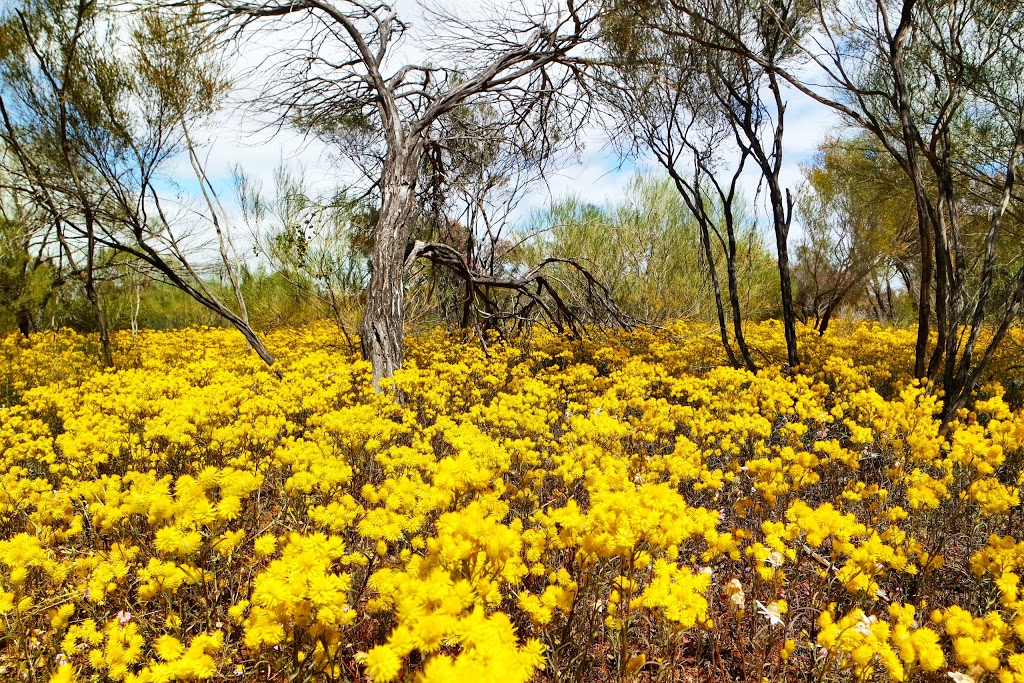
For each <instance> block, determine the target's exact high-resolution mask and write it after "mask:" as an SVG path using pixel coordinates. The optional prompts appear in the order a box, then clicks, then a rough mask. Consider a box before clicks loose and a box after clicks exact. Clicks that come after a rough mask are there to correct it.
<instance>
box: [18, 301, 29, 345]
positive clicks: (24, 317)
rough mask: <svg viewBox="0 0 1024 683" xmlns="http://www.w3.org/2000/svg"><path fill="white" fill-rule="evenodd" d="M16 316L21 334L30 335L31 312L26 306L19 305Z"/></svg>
mask: <svg viewBox="0 0 1024 683" xmlns="http://www.w3.org/2000/svg"><path fill="white" fill-rule="evenodd" d="M15 317H16V318H17V320H18V332H20V333H21V336H23V337H26V338H27V337H28V335H29V334H31V333H32V315H31V314H30V313H29V311H28V308H27V307H26V306H18V309H17V311H15Z"/></svg>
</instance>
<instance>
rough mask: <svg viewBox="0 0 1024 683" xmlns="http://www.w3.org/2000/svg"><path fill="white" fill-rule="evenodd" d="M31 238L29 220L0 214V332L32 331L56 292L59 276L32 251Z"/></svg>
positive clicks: (18, 216)
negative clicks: (48, 300)
mask: <svg viewBox="0 0 1024 683" xmlns="http://www.w3.org/2000/svg"><path fill="white" fill-rule="evenodd" d="M31 238H32V231H31V227H30V224H29V220H28V218H27V217H25V216H23V215H14V216H12V217H8V216H7V215H6V214H3V213H0V331H4V332H8V331H11V330H15V329H17V330H20V331H21V332H29V331H31V330H32V329H33V328H34V327H35V326H36V320H35V319H36V317H37V315H38V312H39V310H40V309H41V308H42V307H43V305H44V304H45V302H46V300H47V299H48V298H49V296H50V295H51V293H52V291H53V288H54V283H55V280H56V272H55V270H54V268H53V267H52V266H51V265H50V264H49V263H48V262H47V261H45V260H41V259H39V258H38V257H37V255H35V254H33V253H32V252H31V251H30V248H31V246H32V241H31Z"/></svg>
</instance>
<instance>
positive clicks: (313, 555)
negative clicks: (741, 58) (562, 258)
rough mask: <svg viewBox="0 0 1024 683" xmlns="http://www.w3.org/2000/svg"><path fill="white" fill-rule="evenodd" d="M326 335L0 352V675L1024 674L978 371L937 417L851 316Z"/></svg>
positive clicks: (999, 464)
mask: <svg viewBox="0 0 1024 683" xmlns="http://www.w3.org/2000/svg"><path fill="white" fill-rule="evenodd" d="M338 336H339V335H338V334H337V332H336V330H334V329H332V328H331V327H330V326H328V325H311V326H309V327H306V328H301V329H290V330H280V331H277V332H274V333H272V334H270V335H269V337H268V344H269V345H270V347H271V348H272V349H273V350H274V352H275V354H276V355H277V357H278V358H279V361H278V364H277V365H276V366H275V370H277V372H278V373H279V374H275V373H272V372H270V371H268V370H267V369H266V368H265V367H264V366H263V365H262V364H261V362H260V361H259V360H258V359H257V358H255V357H254V355H253V354H251V353H246V351H245V349H244V345H243V344H242V343H241V342H240V341H239V340H238V339H237V338H236V336H234V335H233V334H232V333H230V332H228V331H225V330H213V329H198V328H195V329H187V330H178V331H169V332H142V333H140V334H138V335H130V334H127V333H119V334H118V335H116V338H115V347H116V358H117V360H118V368H117V369H116V370H105V369H102V368H100V367H98V365H97V364H96V362H95V361H94V354H93V346H94V344H95V340H92V339H91V338H89V337H83V336H79V335H75V334H73V333H70V332H56V333H49V332H48V333H45V334H39V335H35V336H33V337H31V338H30V339H29V340H24V339H22V338H20V337H15V336H11V337H8V338H6V339H2V340H0V680H31V681H47V680H52V681H61V682H65V683H66V682H70V681H105V680H112V681H126V682H129V683H158V682H164V681H198V680H246V681H248V680H275V681H284V680H300V679H301V680H311V681H313V680H315V681H325V682H334V681H355V680H362V681H366V680H370V681H374V682H379V683H383V682H390V681H421V682H426V681H430V682H434V681H436V682H442V681H445V682H447V681H451V682H456V681H459V682H463V681H474V680H478V681H481V682H483V681H513V682H514V681H522V682H525V681H530V680H567V681H599V680H632V679H637V680H648V679H650V680H689V679H694V680H711V679H715V680H732V679H744V680H752V681H760V680H762V678H764V677H767V678H769V679H775V678H778V679H779V680H789V679H795V680H815V681H820V680H830V681H831V680H858V681H861V680H869V679H873V680H892V681H910V680H921V681H931V680H938V678H937V677H943V678H945V677H951V678H952V679H954V680H956V681H970V680H973V681H978V682H979V683H980V682H981V681H983V680H991V681H999V683H1024V590H1022V588H1021V586H1020V583H1021V577H1022V576H1024V535H1022V534H1024V531H1022V526H1021V513H1022V507H1021V493H1020V487H1021V485H1022V483H1024V479H1022V477H1021V474H1020V473H1021V465H1022V464H1024V463H1022V461H1024V412H1022V411H1021V410H1020V409H1019V408H1018V407H1016V406H1017V405H1018V404H1019V399H1020V397H1019V396H1016V395H1015V394H1013V391H1016V389H1014V387H1019V386H1020V384H1021V382H1020V379H1021V378H1019V377H1017V376H1015V375H1014V374H1013V372H1014V370H1013V367H1014V365H1015V361H1014V360H1013V359H1012V358H1009V357H1007V356H1005V355H1004V356H997V357H996V358H994V360H993V368H994V371H993V375H994V376H995V377H998V378H999V380H1000V381H1001V384H1000V383H996V382H991V383H989V384H986V385H985V386H984V387H982V388H981V389H980V390H979V392H978V395H977V400H976V401H975V403H974V404H973V408H972V409H970V410H964V411H961V413H960V414H958V415H957V416H956V419H955V420H953V421H952V422H950V423H949V424H947V425H942V424H940V422H939V420H938V419H937V417H936V416H937V413H938V409H939V402H938V401H939V399H938V397H937V395H936V392H935V391H934V390H933V389H932V387H930V386H926V385H922V384H921V383H920V382H917V381H915V380H913V379H912V378H911V377H910V376H909V375H908V374H907V373H908V370H909V369H910V368H911V367H912V357H913V344H914V340H913V338H912V336H911V335H910V333H908V332H905V331H901V330H895V329H890V328H885V327H881V326H877V325H868V324H861V325H854V324H852V323H843V322H839V323H837V324H836V326H835V329H834V331H833V333H831V334H830V335H828V336H825V337H820V336H818V335H816V334H815V333H814V332H813V331H812V330H801V338H800V342H801V344H802V349H803V354H804V358H805V363H804V365H802V366H801V367H799V368H797V369H796V370H795V371H793V372H788V371H786V372H784V371H783V370H782V369H781V367H782V361H783V360H784V359H785V341H784V339H783V336H782V330H781V328H780V326H779V325H778V324H776V323H771V322H769V323H764V324H759V325H751V326H750V327H749V331H748V343H750V344H751V345H752V346H753V347H754V348H755V349H756V350H757V353H758V357H759V358H763V359H767V361H769V362H766V363H765V365H766V367H765V368H764V369H762V370H760V371H759V372H757V373H751V372H747V371H744V370H735V369H732V368H729V367H726V366H725V364H724V359H723V357H722V353H721V351H720V349H719V347H718V345H717V343H716V342H715V338H714V336H713V335H708V334H707V330H706V329H704V328H703V327H701V326H700V325H697V324H689V323H679V324H676V325H674V326H672V327H670V328H668V329H664V330H658V331H650V330H637V331H633V332H629V333H620V334H616V335H612V336H608V337H601V338H591V339H588V340H568V339H565V338H562V337H558V336H554V335H549V334H546V333H540V332H538V333H536V334H535V335H534V336H533V337H532V338H530V339H529V340H524V341H522V342H521V343H519V344H507V343H497V342H494V343H490V344H488V346H487V348H486V350H484V349H483V348H482V347H481V346H480V345H475V344H472V343H465V342H462V341H459V340H458V339H456V338H455V337H453V336H452V335H450V334H447V333H445V332H443V331H435V332H431V333H429V334H426V335H423V336H420V337H417V338H413V339H410V340H409V344H408V346H409V348H408V358H407V364H406V368H405V369H404V370H402V371H400V372H399V373H398V374H396V375H395V377H394V380H393V382H391V383H390V384H389V385H388V386H387V387H386V389H385V391H383V392H382V393H379V394H378V393H376V392H374V391H373V389H372V387H371V385H370V369H369V366H368V365H367V364H366V363H364V362H362V361H360V360H358V359H357V358H355V357H354V356H353V355H352V353H351V351H350V350H348V348H347V347H346V346H343V345H341V344H339V343H338ZM1011 336H1013V337H1014V340H1013V343H1014V344H1019V343H1020V341H1021V339H1020V337H1021V335H1020V334H1019V332H1017V331H1014V332H1012V334H1011ZM772 359H775V360H776V361H777V362H776V363H772V362H770V361H772ZM1004 387H1005V388H1004Z"/></svg>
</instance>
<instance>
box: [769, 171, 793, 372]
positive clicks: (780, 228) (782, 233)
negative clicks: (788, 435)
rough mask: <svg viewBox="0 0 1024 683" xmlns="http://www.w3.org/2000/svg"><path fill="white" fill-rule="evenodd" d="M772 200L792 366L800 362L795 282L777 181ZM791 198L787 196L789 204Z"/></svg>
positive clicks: (783, 305) (789, 358) (783, 307)
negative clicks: (794, 307)
mask: <svg viewBox="0 0 1024 683" xmlns="http://www.w3.org/2000/svg"><path fill="white" fill-rule="evenodd" d="M769 185H772V186H773V187H772V188H771V195H772V197H771V200H772V217H773V218H774V222H775V248H776V251H777V252H778V261H779V290H780V294H781V296H782V325H783V328H784V331H785V336H786V360H787V361H788V363H789V367H790V368H795V367H796V366H797V365H799V364H800V357H799V356H798V355H797V348H796V314H795V313H794V312H793V282H792V278H791V277H790V272H789V244H788V242H789V222H788V221H787V220H786V208H785V207H784V205H783V203H782V202H783V199H782V193H781V191H780V190H779V188H778V185H777V183H775V182H772V181H769ZM791 201H792V200H791V199H790V198H789V196H788V193H787V197H786V203H787V205H788V204H790V203H791Z"/></svg>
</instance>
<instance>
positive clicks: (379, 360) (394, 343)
mask: <svg viewBox="0 0 1024 683" xmlns="http://www.w3.org/2000/svg"><path fill="white" fill-rule="evenodd" d="M420 153H421V145H420V144H419V142H418V141H415V142H409V143H407V144H406V145H403V146H402V147H401V148H400V149H398V150H393V151H391V152H390V153H389V154H388V158H387V159H386V160H385V164H384V173H383V175H382V177H381V208H380V215H379V217H378V219H377V221H378V222H377V226H376V228H375V229H374V243H373V251H372V252H371V256H370V267H371V273H370V283H369V285H368V286H367V288H366V308H365V310H364V312H363V319H362V322H360V324H359V337H360V344H361V345H362V351H363V358H364V359H365V360H368V361H370V363H371V365H372V366H373V386H374V388H376V389H378V390H379V389H380V383H381V380H383V379H386V378H388V377H391V375H393V374H394V372H395V370H398V369H399V368H401V367H402V361H403V358H404V356H405V340H404V336H405V329H404V327H403V322H404V316H405V286H404V281H403V274H404V270H405V246H406V244H408V242H409V239H410V237H411V236H412V231H413V228H414V227H415V225H416V218H417V216H418V214H419V207H418V206H417V204H416V177H417V172H418V170H419V161H420Z"/></svg>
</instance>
